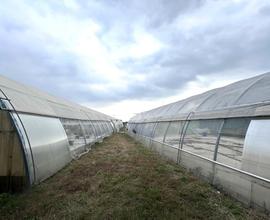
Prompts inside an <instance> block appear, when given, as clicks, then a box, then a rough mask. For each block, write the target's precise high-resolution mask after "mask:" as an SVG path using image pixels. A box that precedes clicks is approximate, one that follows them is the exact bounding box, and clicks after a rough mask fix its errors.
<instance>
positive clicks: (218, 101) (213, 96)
mask: <svg viewBox="0 0 270 220" xmlns="http://www.w3.org/2000/svg"><path fill="white" fill-rule="evenodd" d="M269 94H270V73H265V74H263V75H259V76H256V77H253V78H250V79H246V80H242V81H239V82H236V83H233V84H231V85H228V86H225V87H222V88H218V89H214V90H210V91H208V92H205V93H203V94H199V95H195V96H193V97H190V98H187V99H184V100H181V101H178V102H175V103H171V104H168V105H164V106H161V107H158V108H156V109H153V110H150V111H146V112H142V113H139V114H137V115H135V116H134V117H133V118H131V119H130V122H143V121H150V120H153V121H156V120H167V119H174V118H176V119H185V118H187V117H189V118H191V119H192V118H194V119H195V118H198V119H201V118H220V117H243V116H244V117H245V116H259V115H269V114H270V111H269V108H270V107H269V105H268V104H269V103H268V102H269V101H270V96H269Z"/></svg>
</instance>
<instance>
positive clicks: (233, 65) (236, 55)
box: [0, 0, 270, 103]
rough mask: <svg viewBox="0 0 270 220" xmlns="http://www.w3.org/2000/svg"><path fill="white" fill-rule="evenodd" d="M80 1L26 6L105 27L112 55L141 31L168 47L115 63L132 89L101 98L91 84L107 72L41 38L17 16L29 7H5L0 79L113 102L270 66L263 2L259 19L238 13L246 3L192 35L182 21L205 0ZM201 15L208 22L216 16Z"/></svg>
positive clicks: (269, 22)
mask: <svg viewBox="0 0 270 220" xmlns="http://www.w3.org/2000/svg"><path fill="white" fill-rule="evenodd" d="M76 2H77V4H78V5H79V8H78V9H72V8H68V7H66V6H65V5H64V4H63V2H62V1H53V0H49V1H46V3H45V2H43V3H37V2H36V1H28V3H29V4H30V3H31V4H32V5H33V6H32V8H33V10H35V11H36V12H37V13H38V14H40V15H41V16H45V15H46V13H51V14H56V15H57V14H63V15H65V16H67V17H74V18H76V19H79V20H80V19H81V20H88V19H92V20H94V21H96V22H97V23H98V24H99V25H100V26H101V27H102V29H101V31H100V32H99V33H98V36H99V38H100V40H101V41H102V42H103V43H104V45H106V46H107V47H108V48H109V49H110V46H111V44H112V43H115V44H116V45H121V44H128V43H131V42H133V40H134V39H133V32H134V31H135V30H136V28H138V27H140V28H142V29H144V30H146V31H148V32H149V33H151V34H152V35H153V36H154V37H156V38H157V39H159V40H160V41H161V42H162V43H163V44H164V45H165V47H164V48H162V49H161V50H160V51H158V52H156V53H155V54H152V55H151V56H147V57H144V58H141V59H140V58H137V59H135V58H130V57H128V56H127V58H125V59H121V60H120V61H118V62H117V63H116V64H115V65H117V67H119V68H121V69H122V71H124V72H126V74H127V75H126V76H125V77H127V78H128V79H129V78H130V80H129V81H128V82H127V84H128V85H127V86H126V87H122V86H119V87H115V89H114V90H113V91H106V90H105V91H104V92H96V91H94V90H91V89H89V88H88V87H87V85H88V84H97V83H98V84H104V86H105V84H106V81H103V80H102V79H101V78H100V77H99V75H100V74H102V73H98V72H95V71H94V70H89V71H88V72H86V70H85V69H83V68H82V67H81V64H80V63H79V62H78V57H77V55H75V54H72V53H71V52H67V50H65V48H63V46H62V45H60V44H59V42H57V41H55V39H53V38H52V37H50V36H45V35H44V34H42V33H38V32H36V30H35V29H34V28H33V27H32V26H31V18H25V17H24V15H23V13H22V14H20V11H23V10H24V8H20V7H24V6H25V5H26V4H25V5H24V4H19V5H20V6H18V7H19V8H12V7H16V4H10V5H9V3H2V6H0V13H1V12H2V13H1V14H2V16H1V15H0V41H1V44H0V72H1V74H5V75H7V76H9V77H11V78H13V79H16V80H18V81H21V82H23V83H27V84H31V85H34V86H37V87H39V88H42V89H43V90H46V91H49V92H51V93H53V94H56V95H58V96H61V97H64V98H67V99H72V100H74V101H77V102H95V103H98V102H100V103H108V102H115V101H121V100H127V99H142V98H143V99H155V98H156V99H157V98H160V97H166V96H170V95H174V94H175V93H177V92H178V91H179V89H180V88H182V87H183V86H184V85H186V83H187V82H190V81H192V80H195V79H196V77H197V76H198V75H208V74H216V75H218V74H219V73H220V72H224V71H226V72H227V73H228V74H237V70H239V69H244V70H247V71H254V72H258V71H265V70H267V69H269V68H270V64H269V57H270V41H269V39H270V17H269V16H267V15H268V14H269V13H268V12H269V8H270V5H267V4H266V3H265V4H263V3H262V4H261V7H260V8H259V9H258V13H257V14H256V13H255V12H252V11H250V12H245V13H246V14H243V15H242V13H244V12H243V10H241V7H244V5H245V4H239V5H236V6H235V8H234V7H233V6H231V8H229V9H227V10H224V11H220V14H218V17H216V18H215V17H214V19H213V20H212V21H210V22H206V23H202V25H199V26H197V27H195V28H190V29H189V30H188V32H189V33H188V35H187V33H186V30H185V29H183V28H181V27H177V25H176V23H177V21H178V20H181V17H183V16H189V14H190V15H192V16H194V14H196V13H200V12H201V10H205V7H206V6H207V5H208V4H209V2H208V1H203V0H192V1H165V0H157V1H154V0H153V1H135V0H134V1H83V0H78V1H76ZM217 2H218V1H217ZM265 2H266V1H265ZM258 4H259V3H258ZM1 8H2V9H1ZM204 13H205V14H203V16H205V18H207V17H208V15H211V13H212V11H207V10H205V12H204ZM228 14H230V15H229V16H228ZM28 19H29V20H28ZM32 19H33V18H32ZM40 25H42V24H40ZM63 25H68V23H67V24H63ZM140 75H143V76H144V77H145V80H144V81H136V80H134V78H135V77H134V76H140ZM228 77H230V76H229V75H228Z"/></svg>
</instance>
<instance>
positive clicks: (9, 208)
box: [0, 134, 269, 220]
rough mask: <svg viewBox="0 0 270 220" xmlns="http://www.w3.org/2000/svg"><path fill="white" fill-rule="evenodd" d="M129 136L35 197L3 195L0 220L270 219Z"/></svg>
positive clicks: (35, 191)
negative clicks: (217, 190) (219, 191)
mask: <svg viewBox="0 0 270 220" xmlns="http://www.w3.org/2000/svg"><path fill="white" fill-rule="evenodd" d="M268 218H269V217H267V216H266V215H264V214H262V213H259V212H256V211H254V210H250V209H246V208H243V206H242V205H241V204H240V203H238V202H235V201H234V200H232V199H230V198H229V197H227V196H225V195H223V194H221V193H218V192H216V190H215V189H213V188H212V187H211V186H209V185H208V184H206V183H204V182H202V181H200V180H198V179H197V178H195V177H193V176H192V175H191V174H189V173H188V172H187V171H185V170H184V169H182V168H180V167H179V166H177V165H176V164H174V163H171V162H168V161H166V160H164V159H163V158H161V157H160V156H158V155H157V154H156V153H154V152H151V151H149V150H147V149H145V148H144V147H142V146H141V145H140V144H138V143H136V142H134V141H133V140H132V139H131V138H129V137H128V136H126V135H125V134H116V135H113V136H112V137H110V138H108V139H105V141H104V142H103V143H101V144H97V145H95V146H94V147H93V150H92V151H90V153H89V154H87V155H84V156H83V157H81V158H80V159H79V160H77V161H73V162H72V163H71V164H70V165H69V166H67V167H66V168H65V169H63V170H62V171H60V172H59V173H57V174H56V175H55V176H53V177H52V178H50V179H48V180H47V181H45V182H44V183H42V184H40V185H38V186H35V187H34V188H32V189H31V191H29V192H26V193H24V194H20V195H8V194H2V195H1V194H0V219H220V220H221V219H268Z"/></svg>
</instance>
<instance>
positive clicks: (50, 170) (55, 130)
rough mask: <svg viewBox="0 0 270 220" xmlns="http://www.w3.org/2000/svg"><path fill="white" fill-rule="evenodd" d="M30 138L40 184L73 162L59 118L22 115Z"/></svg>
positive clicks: (37, 178) (37, 180)
mask: <svg viewBox="0 0 270 220" xmlns="http://www.w3.org/2000/svg"><path fill="white" fill-rule="evenodd" d="M20 118H21V120H22V122H23V125H24V127H25V129H26V133H27V135H28V137H29V141H30V144H31V149H32V153H33V159H34V169H35V173H36V179H35V182H40V181H42V180H44V179H46V178H48V177H49V176H51V175H53V174H54V173H56V172H57V171H58V170H60V169H61V168H63V167H64V166H65V165H66V164H67V163H68V162H69V161H71V157H70V151H69V149H68V140H67V136H66V133H65V131H64V129H63V127H62V124H61V122H60V120H59V119H57V118H48V117H41V116H34V115H25V114H20Z"/></svg>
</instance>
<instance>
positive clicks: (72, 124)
mask: <svg viewBox="0 0 270 220" xmlns="http://www.w3.org/2000/svg"><path fill="white" fill-rule="evenodd" d="M61 122H62V125H63V127H64V129H65V131H66V134H67V137H68V142H69V148H70V151H71V152H72V153H73V154H74V156H76V155H80V154H81V153H83V152H84V151H85V145H86V141H85V138H84V133H83V130H82V127H81V125H80V121H79V120H73V119H61Z"/></svg>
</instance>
